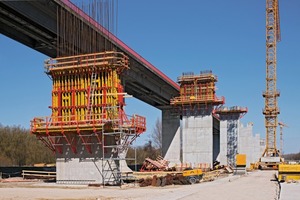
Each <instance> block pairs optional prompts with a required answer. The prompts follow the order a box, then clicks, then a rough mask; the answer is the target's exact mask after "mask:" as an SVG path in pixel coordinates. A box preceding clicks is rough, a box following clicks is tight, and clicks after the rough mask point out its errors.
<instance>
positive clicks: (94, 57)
mask: <svg viewBox="0 0 300 200" xmlns="http://www.w3.org/2000/svg"><path fill="white" fill-rule="evenodd" d="M128 68H129V66H128V57H127V56H125V55H124V54H123V53H120V52H114V51H110V52H102V53H92V54H84V55H77V56H70V57H60V58H56V59H48V60H46V61H45V70H46V73H47V75H48V76H50V77H51V78H52V81H53V89H52V105H51V106H50V108H51V110H52V115H51V116H50V117H36V118H34V119H33V120H32V121H31V132H32V133H33V134H35V135H36V136H37V138H38V139H40V140H41V141H43V142H44V143H45V144H46V146H47V147H49V148H50V149H51V150H52V151H54V152H56V155H57V157H60V158H65V155H66V154H68V155H72V156H73V157H72V156H71V158H75V157H76V158H78V154H80V159H84V158H85V157H91V158H93V159H94V160H95V159H98V160H99V159H100V160H101V164H102V170H100V173H102V174H101V178H100V179H102V182H103V183H104V184H106V183H109V182H113V183H120V178H121V176H120V169H119V168H120V166H121V164H120V162H121V160H124V159H125V157H126V152H127V149H128V145H130V144H131V143H132V142H133V141H134V140H135V139H136V137H138V136H139V135H140V134H141V133H143V132H144V131H145V130H146V121H145V118H144V117H142V116H139V115H133V116H132V117H131V118H128V116H127V115H126V114H125V112H124V106H125V101H124V98H125V97H126V95H127V94H126V93H124V91H123V86H122V85H121V77H120V76H121V73H122V72H123V70H126V69H128ZM67 151H68V153H66V152H67ZM83 151H84V152H83ZM82 155H84V156H82ZM69 158H70V157H69ZM123 165H124V163H123ZM72 167H73V166H72ZM100 168H101V167H100ZM97 170H98V171H99V166H97ZM79 179H84V175H82V176H81V177H80V178H79ZM65 181H66V180H65ZM76 181H77V180H76ZM98 181H99V179H98ZM66 182H67V181H66Z"/></svg>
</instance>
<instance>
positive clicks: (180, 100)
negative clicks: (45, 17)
mask: <svg viewBox="0 0 300 200" xmlns="http://www.w3.org/2000/svg"><path fill="white" fill-rule="evenodd" d="M177 82H178V83H179V84H180V96H178V97H174V98H172V99H171V101H170V103H171V105H173V106H175V107H178V108H179V109H180V110H181V112H182V113H185V112H187V110H191V109H196V110H197V109H201V108H203V106H206V107H207V106H208V105H211V106H218V105H222V104H224V103H225V98H224V97H221V98H218V97H217V96H216V86H215V83H216V82H217V76H216V75H214V74H213V73H212V71H210V70H208V71H201V72H200V74H199V75H195V74H194V73H192V72H188V73H183V74H182V76H180V77H178V78H177Z"/></svg>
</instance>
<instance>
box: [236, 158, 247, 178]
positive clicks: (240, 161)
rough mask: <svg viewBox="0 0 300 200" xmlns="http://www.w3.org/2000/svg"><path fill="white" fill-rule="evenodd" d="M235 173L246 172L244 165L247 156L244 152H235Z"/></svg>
mask: <svg viewBox="0 0 300 200" xmlns="http://www.w3.org/2000/svg"><path fill="white" fill-rule="evenodd" d="M235 160H236V163H235V171H234V173H235V174H245V173H246V165H247V156H246V154H237V155H236V156H235Z"/></svg>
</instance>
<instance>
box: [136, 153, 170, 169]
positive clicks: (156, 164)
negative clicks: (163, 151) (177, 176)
mask: <svg viewBox="0 0 300 200" xmlns="http://www.w3.org/2000/svg"><path fill="white" fill-rule="evenodd" d="M168 165H169V161H167V160H164V159H163V157H161V156H158V157H157V158H156V160H152V159H151V158H146V159H145V161H144V163H143V166H142V168H141V170H140V171H141V172H143V171H166V170H167V169H168Z"/></svg>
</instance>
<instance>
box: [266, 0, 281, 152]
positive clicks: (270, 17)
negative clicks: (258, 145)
mask: <svg viewBox="0 0 300 200" xmlns="http://www.w3.org/2000/svg"><path fill="white" fill-rule="evenodd" d="M280 39H281V38H280V21H279V7H278V0H266V91H265V92H264V93H263V97H264V98H265V108H264V110H263V114H264V116H265V127H266V148H265V150H264V153H263V155H262V157H270V158H271V157H279V153H278V150H277V148H276V129H277V125H278V122H277V115H278V114H279V108H278V101H277V99H278V97H279V95H280V93H279V91H277V87H276V81H277V77H276V63H277V60H276V44H277V42H279V41H280Z"/></svg>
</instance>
